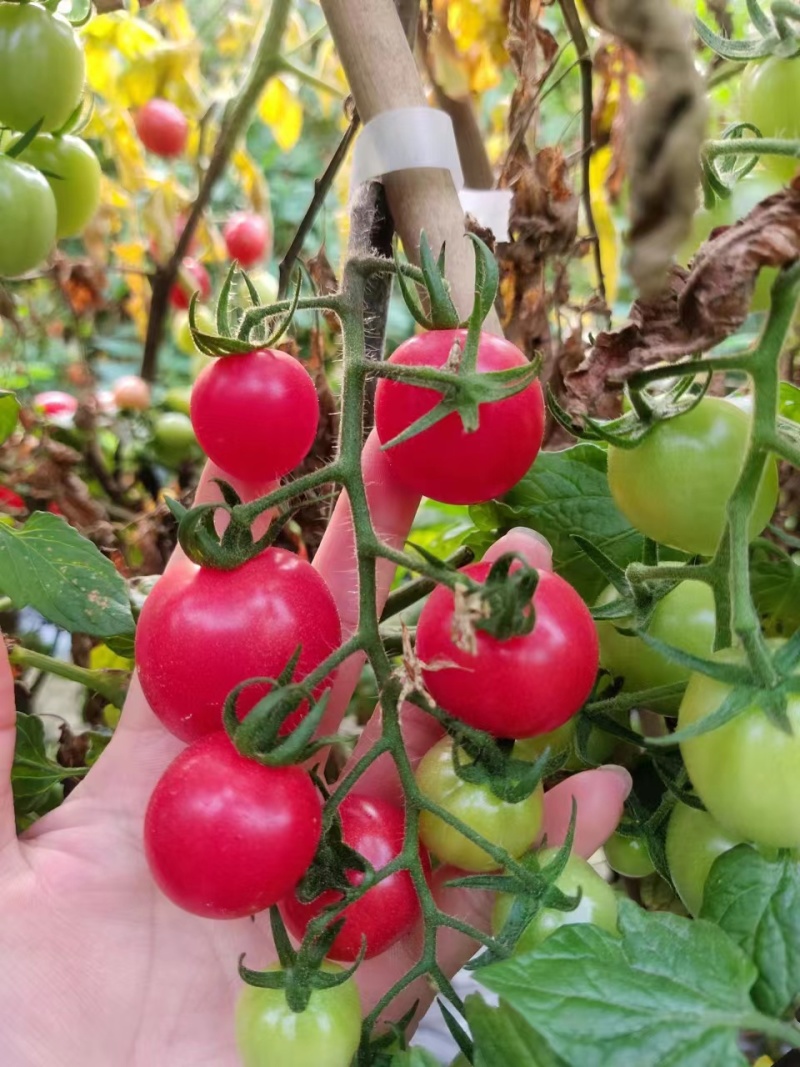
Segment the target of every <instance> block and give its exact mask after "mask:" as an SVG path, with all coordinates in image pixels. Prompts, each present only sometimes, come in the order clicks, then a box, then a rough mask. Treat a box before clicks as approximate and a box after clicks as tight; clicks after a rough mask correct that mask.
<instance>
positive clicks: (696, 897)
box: [666, 802, 742, 916]
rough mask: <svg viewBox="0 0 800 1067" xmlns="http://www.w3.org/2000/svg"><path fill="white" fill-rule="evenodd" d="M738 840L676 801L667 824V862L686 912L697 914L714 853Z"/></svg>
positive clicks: (715, 856) (738, 842)
mask: <svg viewBox="0 0 800 1067" xmlns="http://www.w3.org/2000/svg"><path fill="white" fill-rule="evenodd" d="M741 843H742V838H740V837H736V836H735V835H734V834H729V833H727V832H726V831H725V830H723V829H722V827H721V826H720V825H719V823H718V822H717V821H716V820H715V819H714V818H712V816H711V815H709V814H708V812H707V811H700V809H699V808H690V807H689V805H688V804H681V803H680V802H679V803H677V804H676V805H675V807H674V808H673V811H672V814H671V815H670V817H669V824H668V825H667V844H666V850H667V863H668V865H669V873H670V874H671V876H672V881H673V883H674V885H675V888H676V890H677V891H678V896H679V897H680V898H681V900H682V901H683V903H684V905H685V907H686V910H687V911H688V912H689V914H690V915H694V916H697V915H699V914H700V908H701V907H702V905H703V892H704V890H705V887H706V881H707V880H708V876H709V874H710V872H711V868H712V867H713V865H714V860H715V859H716V858H717V856H721V855H722V853H723V852H727V851H728V850H729V849H732V848H735V846H736V845H740V844H741Z"/></svg>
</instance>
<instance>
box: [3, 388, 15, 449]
mask: <svg viewBox="0 0 800 1067" xmlns="http://www.w3.org/2000/svg"><path fill="white" fill-rule="evenodd" d="M18 415H19V400H17V398H16V396H15V395H14V394H13V393H11V392H8V391H7V390H6V389H2V390H0V445H2V444H3V443H4V442H5V441H7V440H8V438H9V437H10V436H11V434H12V433H13V432H14V430H15V428H16V425H17V417H18Z"/></svg>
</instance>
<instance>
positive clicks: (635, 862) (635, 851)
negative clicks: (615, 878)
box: [603, 834, 655, 878]
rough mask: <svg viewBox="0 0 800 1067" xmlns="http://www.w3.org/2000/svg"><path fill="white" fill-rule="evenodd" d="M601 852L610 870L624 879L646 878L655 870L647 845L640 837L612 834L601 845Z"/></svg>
mask: <svg viewBox="0 0 800 1067" xmlns="http://www.w3.org/2000/svg"><path fill="white" fill-rule="evenodd" d="M603 851H604V852H605V854H606V859H607V860H608V865H609V867H610V868H611V870H612V871H616V872H617V874H622V875H624V876H625V877H626V878H646V877H647V876H648V874H652V873H653V871H654V870H655V867H654V866H653V861H652V860H651V859H650V853H649V852H648V851H647V845H646V844H645V842H644V839H643V838H641V837H623V836H622V835H621V834H612V835H611V837H609V839H608V841H606V843H605V844H604V845H603Z"/></svg>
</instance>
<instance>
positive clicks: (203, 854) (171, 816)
mask: <svg viewBox="0 0 800 1067" xmlns="http://www.w3.org/2000/svg"><path fill="white" fill-rule="evenodd" d="M321 829H322V802H321V800H320V797H319V793H318V792H317V790H316V789H315V788H314V785H313V783H312V782H311V779H310V778H309V776H308V775H307V774H306V772H305V771H303V770H302V769H301V768H300V767H265V766H263V765H262V764H260V763H256V762H255V761H254V760H250V759H246V758H245V757H244V756H241V755H240V754H239V753H238V752H237V751H236V749H235V748H234V747H233V745H232V744H231V741H230V739H229V738H228V735H227V734H226V733H224V732H223V731H219V732H218V733H215V734H212V735H210V736H209V737H203V738H201V739H200V740H199V741H195V743H194V744H193V745H190V746H189V747H188V748H186V749H184V751H183V752H181V754H180V755H179V756H178V757H177V758H176V759H175V760H173V762H172V763H171V764H170V765H169V767H167V769H166V771H165V772H164V774H163V775H162V777H161V778H160V780H159V782H158V785H157V786H156V787H155V789H154V790H153V795H152V797H151V798H150V803H149V805H148V807H147V813H146V815H145V822H144V845H145V855H146V857H147V862H148V864H149V866H150V870H151V872H152V874H153V878H154V879H155V881H156V883H157V885H158V887H159V888H160V889H161V891H162V892H163V893H164V894H166V896H168V897H169V898H170V900H171V901H173V903H175V904H177V905H178V906H179V907H181V908H184V909H185V910H186V911H190V912H193V913H194V914H195V915H203V916H205V917H206V918H209V919H236V918H240V917H242V916H244V915H253V914H255V913H256V912H258V911H263V910H264V908H268V907H270V906H271V905H273V904H276V903H277V902H278V901H279V900H280V899H281V898H282V897H283V896H284V895H285V894H286V893H288V892H289V891H290V890H291V889H292V887H293V886H294V885H296V884H297V882H298V881H299V880H300V878H302V876H303V874H304V873H305V871H306V869H307V868H308V866H309V864H310V863H311V860H312V859H313V857H314V853H315V851H316V849H317V845H318V844H319V839H320V833H321Z"/></svg>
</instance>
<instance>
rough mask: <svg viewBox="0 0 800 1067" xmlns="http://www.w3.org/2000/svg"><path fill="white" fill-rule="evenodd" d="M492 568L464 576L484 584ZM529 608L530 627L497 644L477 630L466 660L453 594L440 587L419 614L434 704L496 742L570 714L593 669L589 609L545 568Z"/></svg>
mask: <svg viewBox="0 0 800 1067" xmlns="http://www.w3.org/2000/svg"><path fill="white" fill-rule="evenodd" d="M490 567H491V564H489V563H473V564H471V565H470V566H469V567H465V568H464V569H463V571H462V573H463V574H467V575H469V576H470V577H471V578H474V579H475V580H476V581H479V582H482V581H484V580H485V579H486V576H487V575H488V573H489V570H490ZM533 607H534V610H535V612H536V623H535V625H534V627H533V630H531V632H530V633H529V634H524V635H522V636H520V637H512V638H510V639H509V640H507V641H499V640H498V639H497V638H495V637H492V635H491V634H487V633H485V632H484V631H482V630H476V631H475V638H476V642H477V651H476V653H475V655H471V654H470V652H468V651H465V650H464V649H461V648H459V647H458V646H457V645H456V644H455V643H454V641H453V610H454V598H453V593H452V591H451V590H450V589H447V588H446V587H445V586H439V587H438V588H437V589H435V590H434V591H433V593H431V595H430V598H429V599H428V602H427V603H426V604H425V606H424V608H423V609H422V612H421V614H420V617H419V623H418V625H417V646H416V651H417V655H418V656H419V658H420V659H421V660H422V662H423V664H425V665H426V667H427V669H426V670H424V678H425V685H426V686H427V688H428V690H429V692H430V694H431V696H432V697H433V698H434V700H435V701H436V702H437V704H439V705H440V706H441V707H443V708H444V709H445V710H446V711H448V712H450V714H451V715H454V716H455V717H456V718H459V719H461V720H462V721H463V722H466V723H468V724H469V725H470V726H474V727H476V728H477V729H479V730H487V731H488V732H489V733H491V734H494V736H495V737H513V738H523V737H534V736H535V735H537V734H541V733H547V732H548V731H550V730H555V729H556V728H557V727H559V726H562V725H563V724H564V723H565V722H566V721H567V719H569V718H570V716H572V715H574V714H575V712H576V711H577V710H578V709H579V708H580V707H581V705H582V704H583V703H584V701H585V700H586V698H587V697H588V696H589V693H590V692H591V690H592V686H593V685H594V680H595V676H596V674H597V667H598V647H597V632H596V630H595V626H594V622H593V621H592V617H591V615H590V614H589V609H588V608H587V607H586V605H585V604H584V602H583V601H582V600H581V598H580V597H579V596H578V594H577V593H576V592H575V590H574V589H573V588H572V586H571V585H569V583H568V582H565V581H564V579H563V578H559V576H558V575H557V574H550V573H548V572H546V571H540V572H539V584H538V585H537V586H536V592H535V593H534V596H533ZM444 664H447V666H443V665H444ZM449 664H455V666H449ZM437 665H442V666H440V667H439V669H436V668H437Z"/></svg>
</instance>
